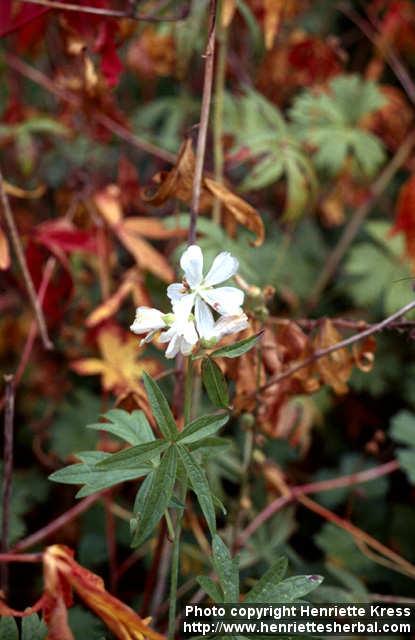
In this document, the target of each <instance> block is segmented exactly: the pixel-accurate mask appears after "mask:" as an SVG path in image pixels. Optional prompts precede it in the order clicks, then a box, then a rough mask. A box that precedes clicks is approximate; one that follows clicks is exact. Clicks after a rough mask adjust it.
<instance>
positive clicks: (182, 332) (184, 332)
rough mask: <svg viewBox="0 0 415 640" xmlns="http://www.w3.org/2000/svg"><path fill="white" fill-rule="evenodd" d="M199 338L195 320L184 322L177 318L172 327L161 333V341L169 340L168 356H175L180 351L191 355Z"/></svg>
mask: <svg viewBox="0 0 415 640" xmlns="http://www.w3.org/2000/svg"><path fill="white" fill-rule="evenodd" d="M198 340H199V336H198V335H197V333H196V329H195V325H194V322H193V320H187V321H185V322H182V321H181V320H176V321H175V322H173V324H172V325H171V327H170V328H169V329H168V330H167V331H165V332H164V333H162V334H161V336H160V342H169V346H168V347H167V349H166V351H165V354H164V355H165V356H166V358H174V357H175V356H176V355H177V354H178V353H179V351H180V353H182V354H183V355H184V356H188V355H190V353H191V352H192V351H193V347H194V346H195V344H196V342H197V341H198Z"/></svg>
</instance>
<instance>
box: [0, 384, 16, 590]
mask: <svg viewBox="0 0 415 640" xmlns="http://www.w3.org/2000/svg"><path fill="white" fill-rule="evenodd" d="M4 381H5V383H6V394H5V395H6V403H5V410H4V436H3V442H4V448H3V496H2V527H1V550H2V552H3V553H7V552H8V550H9V532H10V516H11V513H10V501H11V497H12V481H13V439H14V438H13V436H14V385H13V376H12V375H7V376H4ZM0 577H1V588H2V591H3V593H5V594H7V591H8V588H9V568H8V566H7V564H2V565H1V576H0Z"/></svg>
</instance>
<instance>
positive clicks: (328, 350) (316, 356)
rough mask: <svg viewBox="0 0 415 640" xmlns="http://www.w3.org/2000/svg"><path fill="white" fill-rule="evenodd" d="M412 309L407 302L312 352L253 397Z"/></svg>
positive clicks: (384, 326)
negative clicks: (345, 336)
mask: <svg viewBox="0 0 415 640" xmlns="http://www.w3.org/2000/svg"><path fill="white" fill-rule="evenodd" d="M413 308H415V300H412V301H411V302H408V304H406V305H405V306H403V307H401V309H399V310H398V311H396V312H395V313H393V314H392V315H391V316H388V317H387V318H385V319H384V320H382V321H381V322H378V323H376V324H374V325H372V326H371V327H369V328H368V329H365V331H361V332H360V333H356V334H355V335H353V336H350V337H349V338H345V339H344V340H341V341H340V342H336V343H335V344H332V345H330V346H329V347H326V348H325V349H317V350H316V351H314V353H313V354H312V355H311V356H309V357H308V358H306V359H305V360H303V361H302V362H298V363H297V364H295V365H293V366H292V367H289V368H288V369H286V370H285V371H282V372H281V373H279V374H278V375H276V376H274V377H273V378H270V380H268V382H266V383H265V384H263V385H262V386H261V387H259V389H258V391H257V392H253V394H252V395H255V393H261V392H262V391H265V389H268V388H269V387H272V385H274V384H276V383H277V382H280V381H281V380H284V379H285V378H289V377H290V376H292V375H294V373H296V372H297V371H300V369H304V367H308V366H309V365H311V364H313V363H314V362H315V361H316V360H319V359H320V358H324V357H325V356H328V355H330V353H333V352H334V351H338V349H343V348H344V347H349V346H350V345H352V344H354V343H355V342H359V341H360V340H363V339H364V338H367V337H368V336H371V335H373V334H374V333H378V332H379V331H382V329H385V328H386V327H387V326H388V325H390V324H391V323H392V322H394V321H395V320H397V319H398V318H400V317H401V316H403V315H404V314H405V313H407V312H408V311H410V310H411V309H413Z"/></svg>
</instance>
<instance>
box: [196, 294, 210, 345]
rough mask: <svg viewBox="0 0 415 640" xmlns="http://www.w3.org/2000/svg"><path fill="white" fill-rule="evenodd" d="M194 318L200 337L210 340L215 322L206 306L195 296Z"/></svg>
mask: <svg viewBox="0 0 415 640" xmlns="http://www.w3.org/2000/svg"><path fill="white" fill-rule="evenodd" d="M195 318H196V327H197V330H198V332H199V335H200V337H201V338H206V339H208V338H211V337H212V335H213V325H214V324H215V321H214V319H213V315H212V312H211V310H210V309H209V307H208V305H207V304H206V302H204V301H203V300H202V299H201V298H200V297H199V296H196V302H195Z"/></svg>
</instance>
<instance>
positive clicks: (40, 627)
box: [0, 613, 48, 640]
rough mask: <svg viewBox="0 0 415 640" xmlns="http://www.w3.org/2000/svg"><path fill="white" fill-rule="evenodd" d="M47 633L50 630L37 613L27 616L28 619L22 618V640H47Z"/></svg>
mask: <svg viewBox="0 0 415 640" xmlns="http://www.w3.org/2000/svg"><path fill="white" fill-rule="evenodd" d="M47 633H48V630H47V627H46V625H45V623H44V622H43V620H41V619H40V618H39V616H38V615H37V614H36V613H34V614H32V615H31V616H27V618H22V635H21V640H45V639H46V636H47ZM1 637H2V636H1V635H0V638H1Z"/></svg>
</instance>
